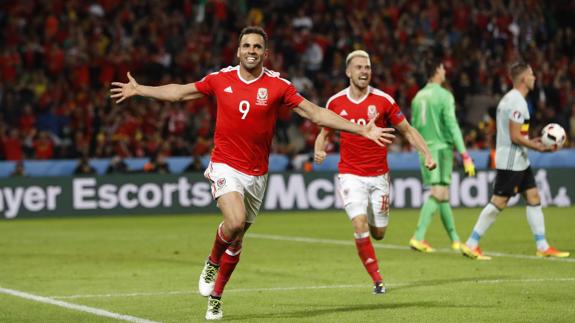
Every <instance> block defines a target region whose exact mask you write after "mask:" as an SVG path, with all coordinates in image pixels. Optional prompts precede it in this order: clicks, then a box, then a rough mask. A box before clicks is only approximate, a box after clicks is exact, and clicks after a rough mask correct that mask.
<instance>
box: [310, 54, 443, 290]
mask: <svg viewBox="0 0 575 323" xmlns="http://www.w3.org/2000/svg"><path fill="white" fill-rule="evenodd" d="M346 65H347V68H346V75H347V77H348V78H349V87H347V88H346V89H344V90H342V91H340V92H338V93H337V94H335V95H334V96H332V97H331V98H330V99H329V100H328V101H327V104H326V108H327V109H328V110H331V111H333V112H335V113H337V114H339V115H340V116H342V117H344V118H346V119H348V120H350V121H351V122H353V123H356V124H358V125H365V124H368V123H370V122H373V121H374V120H376V121H375V124H376V125H378V126H380V127H387V126H388V125H392V126H394V127H397V129H399V131H400V132H401V133H402V134H403V135H404V136H405V137H406V138H407V140H408V141H409V143H410V144H411V145H413V146H415V147H416V148H417V150H418V151H419V152H420V153H421V154H422V155H423V156H424V157H425V166H426V167H427V168H428V169H434V168H435V161H434V160H433V158H432V157H431V153H430V152H429V149H428V148H427V145H426V144H425V141H424V140H423V138H422V137H421V135H420V134H419V132H418V131H417V130H415V128H413V127H411V125H410V124H409V122H408V121H407V120H406V119H405V116H404V115H403V113H401V110H400V109H399V107H398V106H397V103H395V100H394V99H393V98H392V97H391V96H389V95H388V94H387V93H385V92H383V91H381V90H378V89H375V88H373V87H371V86H369V82H370V81H371V63H370V59H369V54H368V53H367V52H365V51H363V50H356V51H353V52H351V53H350V54H349V55H348V56H347V59H346ZM329 128H330V127H324V128H323V129H322V130H321V131H320V133H319V134H318V136H317V138H316V141H315V149H314V160H315V162H316V163H322V162H323V161H324V160H325V158H326V152H325V147H326V144H327V138H329V135H330V132H331V129H329ZM340 147H341V149H340V158H341V159H340V162H339V175H338V178H339V182H340V193H341V196H342V198H343V203H344V208H345V211H346V213H347V215H348V217H349V219H350V220H351V223H352V225H353V229H354V236H355V245H356V248H357V252H358V254H359V258H360V259H361V262H362V263H363V265H364V267H365V269H366V270H367V272H368V273H369V275H370V276H371V278H372V280H373V283H374V289H373V293H374V294H383V293H385V285H384V283H383V278H382V277H381V274H380V273H379V266H378V264H377V257H376V255H375V250H374V249H373V245H372V244H371V240H370V238H369V236H370V233H371V236H372V237H373V238H374V239H376V240H381V239H383V236H384V235H385V229H386V228H387V223H388V214H389V191H390V187H389V185H390V184H389V169H388V167H387V148H386V147H385V146H378V145H376V144H374V143H372V142H370V141H369V140H367V139H365V138H362V137H360V136H357V135H355V134H350V133H342V134H341V145H340Z"/></svg>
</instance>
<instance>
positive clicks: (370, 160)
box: [326, 87, 405, 176]
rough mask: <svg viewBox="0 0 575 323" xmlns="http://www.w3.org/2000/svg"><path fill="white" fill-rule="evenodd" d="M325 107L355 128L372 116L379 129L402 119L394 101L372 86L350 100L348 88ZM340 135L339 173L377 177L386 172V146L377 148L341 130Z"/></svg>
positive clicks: (330, 100)
mask: <svg viewBox="0 0 575 323" xmlns="http://www.w3.org/2000/svg"><path fill="white" fill-rule="evenodd" d="M326 108H328V109H330V110H332V111H333V112H335V113H337V114H338V115H339V116H341V117H343V118H345V119H347V120H349V121H351V122H354V123H356V124H359V125H366V124H368V123H369V121H370V120H371V119H373V118H375V116H376V115H378V119H377V120H376V121H375V124H376V125H377V126H378V127H381V128H385V127H388V126H390V125H392V126H395V125H398V124H400V123H401V122H402V121H403V120H405V116H404V115H403V113H401V110H400V109H399V107H398V106H397V103H395V100H394V99H393V98H392V97H391V96H390V95H389V94H387V93H385V92H383V91H381V90H378V89H375V88H372V87H369V88H368V91H367V94H366V96H365V97H363V98H361V99H359V100H354V99H352V98H351V96H350V94H349V87H348V88H346V89H344V90H342V91H340V92H339V93H337V94H335V95H334V96H332V97H331V98H329V100H328V101H327V104H326ZM340 136H341V143H340V161H339V173H340V174H353V175H358V176H378V175H382V174H385V173H387V172H388V171H389V169H388V166H387V148H386V147H380V146H378V145H377V144H376V143H374V142H373V141H371V140H369V139H367V138H365V137H362V136H360V135H355V134H351V133H347V132H343V131H342V132H341V134H340Z"/></svg>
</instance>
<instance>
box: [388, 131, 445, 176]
mask: <svg viewBox="0 0 575 323" xmlns="http://www.w3.org/2000/svg"><path fill="white" fill-rule="evenodd" d="M397 129H399V131H400V132H401V133H402V134H403V135H404V136H405V138H407V140H408V141H409V143H410V144H411V145H412V146H413V147H415V148H416V149H417V151H419V152H420V153H421V154H422V155H423V156H424V158H425V167H426V168H427V169H429V170H432V169H435V167H436V166H437V165H436V164H435V161H434V160H433V157H431V153H430V152H429V148H428V147H427V144H426V143H425V140H423V137H421V134H420V133H419V131H417V129H415V128H414V127H412V126H411V125H410V124H409V122H407V120H403V121H402V122H401V123H399V124H398V125H397Z"/></svg>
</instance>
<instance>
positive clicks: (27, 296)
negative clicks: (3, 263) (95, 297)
mask: <svg viewBox="0 0 575 323" xmlns="http://www.w3.org/2000/svg"><path fill="white" fill-rule="evenodd" d="M0 293H2V294H6V295H11V296H16V297H20V298H24V299H28V300H32V301H36V302H40V303H46V304H50V305H56V306H60V307H64V308H67V309H71V310H75V311H80V312H85V313H90V314H94V315H97V316H103V317H109V318H113V319H116V320H120V321H127V322H136V323H157V322H156V321H150V320H146V319H143V318H139V317H135V316H130V315H125V314H118V313H114V312H109V311H106V310H103V309H100V308H95V307H89V306H84V305H78V304H73V303H68V302H64V301H59V300H55V299H52V298H49V297H44V296H38V295H34V294H30V293H26V292H22V291H18V290H14V289H8V288H2V287H0Z"/></svg>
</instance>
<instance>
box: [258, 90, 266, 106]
mask: <svg viewBox="0 0 575 323" xmlns="http://www.w3.org/2000/svg"><path fill="white" fill-rule="evenodd" d="M267 104H268V89H266V88H265V87H260V88H259V89H258V95H257V97H256V105H267Z"/></svg>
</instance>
